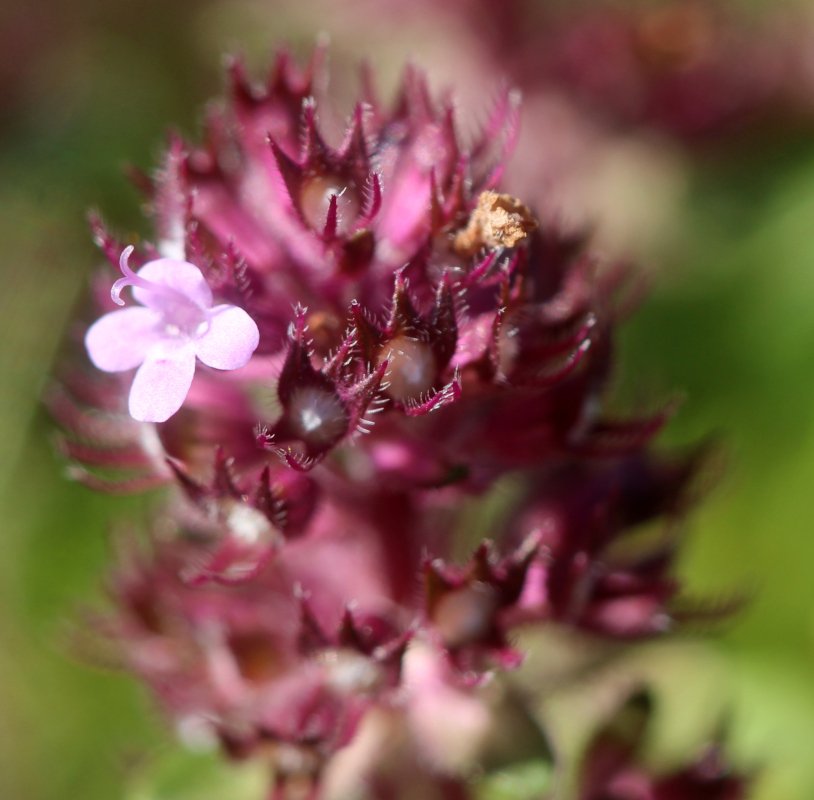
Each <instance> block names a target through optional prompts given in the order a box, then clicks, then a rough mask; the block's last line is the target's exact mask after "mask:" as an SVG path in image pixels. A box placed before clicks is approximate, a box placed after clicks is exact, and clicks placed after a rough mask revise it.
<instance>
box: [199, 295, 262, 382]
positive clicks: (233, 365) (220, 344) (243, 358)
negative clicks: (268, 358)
mask: <svg viewBox="0 0 814 800" xmlns="http://www.w3.org/2000/svg"><path fill="white" fill-rule="evenodd" d="M259 341H260V332H259V331H258V330H257V325H256V324H255V322H254V320H253V319H252V318H251V317H250V316H249V315H248V314H247V313H246V312H245V311H244V310H243V309H242V308H238V307H237V306H231V305H221V306H215V308H213V309H212V311H211V312H210V317H209V330H207V332H206V333H205V334H204V335H203V336H201V337H200V338H199V339H197V340H196V342H195V353H196V354H197V356H198V358H200V359H201V361H203V363H204V364H206V365H207V366H209V367H215V368H216V369H238V367H242V366H244V365H245V364H247V363H248V361H249V359H250V358H251V357H252V353H253V352H254V351H255V350H256V349H257V345H258V343H259Z"/></svg>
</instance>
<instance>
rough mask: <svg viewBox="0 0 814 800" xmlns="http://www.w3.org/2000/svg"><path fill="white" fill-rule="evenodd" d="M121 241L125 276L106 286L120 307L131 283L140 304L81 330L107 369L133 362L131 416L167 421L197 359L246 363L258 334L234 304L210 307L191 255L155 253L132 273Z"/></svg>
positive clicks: (225, 365)
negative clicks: (181, 257) (176, 256)
mask: <svg viewBox="0 0 814 800" xmlns="http://www.w3.org/2000/svg"><path fill="white" fill-rule="evenodd" d="M133 249H134V248H133V247H126V248H125V249H124V251H123V252H122V254H121V258H120V260H119V266H120V268H121V271H122V273H123V275H124V277H122V278H119V280H117V281H116V282H115V283H114V284H113V287H112V288H111V290H110V296H111V298H112V299H113V302H115V303H116V304H117V305H122V306H123V305H124V301H123V300H122V299H121V293H122V290H123V289H124V288H125V287H127V286H132V287H133V297H134V298H135V299H136V300H137V301H138V302H139V303H140V304H141V305H140V306H130V307H128V308H124V309H122V310H120V311H112V312H110V313H109V314H105V315H104V316H103V317H101V318H100V319H98V320H97V321H96V322H95V323H94V324H93V325H91V327H90V328H89V329H88V332H87V334H86V336H85V347H86V348H87V351H88V355H89V356H90V359H91V361H93V363H94V365H95V366H97V367H98V368H99V369H101V370H104V371H105V372H123V371H125V370H129V369H133V368H134V367H138V371H137V372H136V375H135V378H134V379H133V385H132V386H131V388H130V397H129V400H128V407H129V410H130V415H131V416H132V417H133V418H134V419H137V420H140V421H142V422H164V421H165V420H167V419H169V418H170V417H171V416H172V415H173V414H175V412H176V411H178V409H179V408H181V406H182V405H183V402H184V399H185V398H186V396H187V392H188V391H189V387H190V386H191V385H192V378H193V375H194V374H195V360H196V358H197V359H200V360H201V361H202V362H203V363H204V364H206V365H207V366H208V367H214V368H215V369H223V370H230V369H238V368H239V367H242V366H245V365H246V364H247V363H248V361H249V359H250V358H251V356H252V353H253V352H254V351H255V350H256V349H257V345H258V343H259V340H260V334H259V331H258V329H257V325H256V324H255V322H254V320H252V318H251V317H250V316H249V315H248V314H247V313H246V312H245V311H244V310H243V309H242V308H239V307H238V306H233V305H229V304H227V303H224V304H221V305H217V306H213V305H212V302H213V300H212V290H211V289H210V288H209V285H208V284H207V282H206V279H205V278H204V276H203V274H202V273H201V271H200V270H199V269H198V267H196V266H195V265H194V264H190V263H189V262H188V261H178V260H176V259H172V258H160V259H157V260H156V261H150V262H148V263H147V264H145V265H144V266H143V267H142V268H141V269H140V270H139V271H138V272H133V270H132V269H131V268H130V265H129V263H128V261H129V259H130V255H131V254H132V252H133Z"/></svg>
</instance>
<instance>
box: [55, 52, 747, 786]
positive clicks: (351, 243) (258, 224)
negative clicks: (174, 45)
mask: <svg viewBox="0 0 814 800" xmlns="http://www.w3.org/2000/svg"><path fill="white" fill-rule="evenodd" d="M323 56H324V54H323V52H322V51H321V50H317V52H316V53H315V54H314V56H313V58H312V59H311V61H310V63H309V64H308V65H307V66H306V67H305V68H304V69H300V68H298V67H297V66H296V64H295V63H294V62H293V61H292V59H291V58H290V57H289V56H288V55H286V54H283V55H281V56H279V57H278V59H277V61H276V64H275V65H274V68H273V70H272V71H271V73H270V75H269V76H268V78H267V80H266V81H264V82H263V83H260V84H256V83H254V82H252V81H250V80H249V78H248V77H247V76H246V74H245V71H244V68H243V66H242V64H241V62H240V61H238V60H236V61H234V62H233V63H232V64H231V66H230V72H229V75H230V93H229V98H228V100H227V102H226V103H225V104H224V105H221V106H213V107H211V109H210V110H209V113H208V116H207V118H206V125H205V132H204V137H203V144H201V145H192V144H188V143H186V142H183V141H182V140H180V139H179V138H177V137H174V138H172V139H171V140H170V142H169V146H168V148H167V151H166V154H165V156H164V160H163V163H162V165H161V168H160V170H159V171H158V172H157V173H156V175H155V176H154V177H148V176H138V182H139V184H140V185H141V186H142V188H143V189H144V190H145V191H146V193H147V195H148V198H149V201H150V206H151V209H152V214H153V219H154V224H155V229H156V240H155V242H154V243H142V244H139V245H138V246H137V247H134V246H132V245H128V246H125V244H124V242H121V241H119V240H118V239H117V238H116V237H115V235H114V234H112V233H111V232H110V231H109V230H108V229H107V227H106V226H105V225H104V223H102V221H101V220H100V219H99V218H98V217H94V218H93V220H92V226H93V230H94V235H95V238H96V240H97V242H98V244H99V245H100V247H101V249H102V251H103V252H104V253H105V255H106V256H107V257H108V259H109V260H110V261H111V263H112V265H113V266H114V267H115V268H117V269H119V270H120V271H121V273H122V274H123V277H121V278H119V279H118V280H116V282H115V283H114V284H113V289H112V291H109V286H110V283H109V280H107V279H104V280H103V279H100V283H99V291H98V300H99V303H100V305H101V306H102V307H103V308H106V307H109V306H110V303H111V302H113V303H121V302H122V300H121V293H122V290H123V289H124V288H125V287H127V286H130V287H132V296H133V299H134V300H135V301H136V302H137V303H138V304H139V305H131V306H129V307H127V308H125V309H121V310H112V311H110V312H108V313H105V314H104V316H102V317H101V318H100V319H98V320H97V321H96V322H95V323H94V324H93V325H91V326H90V327H89V328H88V329H87V333H86V336H85V344H86V347H87V352H88V355H89V356H90V359H91V361H92V362H93V364H94V365H95V366H96V367H97V368H99V370H100V371H99V372H95V373H88V372H87V371H85V372H82V373H77V372H74V373H69V374H67V375H66V378H65V381H64V383H63V385H62V386H60V387H59V388H58V389H55V390H54V391H53V392H52V395H51V398H50V403H51V408H52V411H53V413H54V415H55V416H56V417H57V419H58V420H59V422H60V423H61V425H62V427H63V429H64V435H63V440H62V441H63V447H64V449H65V452H66V453H67V454H68V456H69V457H70V459H71V460H72V461H73V462H74V474H75V475H76V476H77V477H78V478H79V479H80V480H82V481H84V482H85V483H87V484H89V485H91V486H93V487H95V488H101V489H105V490H108V491H120V492H131V491H141V490H144V489H146V488H151V487H155V486H168V487H170V486H171V487H174V491H170V492H168V493H167V497H166V500H165V503H164V505H163V506H162V507H161V510H160V512H159V513H158V515H157V519H156V524H155V531H154V532H153V535H152V537H151V541H150V545H149V546H148V547H146V548H145V547H140V546H136V545H130V546H128V547H127V548H126V550H125V552H124V553H123V555H122V558H121V559H120V563H119V565H118V567H117V569H116V571H115V572H114V574H113V576H112V580H111V582H110V591H111V596H112V599H113V604H114V608H115V610H114V611H113V612H111V613H109V614H108V615H106V616H105V618H104V619H102V620H101V621H99V623H98V625H99V627H100V628H101V629H102V630H103V631H104V632H105V634H106V635H107V636H108V637H109V638H110V639H112V640H113V641H115V642H116V643H117V644H118V647H119V650H120V652H121V654H122V659H123V661H124V663H125V664H126V665H127V667H128V668H129V669H131V670H132V671H133V672H134V673H135V674H137V675H138V676H139V677H140V678H141V679H142V680H143V681H145V682H146V683H147V684H148V685H149V686H150V687H151V689H152V690H153V692H154V693H155V695H156V697H157V698H158V700H159V702H160V703H161V705H162V706H163V707H164V709H165V710H166V712H167V713H168V714H169V715H170V716H171V717H172V718H173V719H174V720H175V721H176V722H177V724H178V725H179V726H181V727H182V729H184V728H186V727H188V726H196V728H198V729H202V730H204V731H206V732H207V733H208V734H209V735H210V736H211V737H212V738H213V739H214V740H216V741H218V742H219V743H220V745H221V746H222V747H223V750H224V751H225V752H226V753H227V754H228V755H229V756H231V757H234V758H249V757H254V758H262V759H267V760H268V761H269V763H270V765H271V768H272V774H273V785H274V787H275V788H274V790H273V792H274V793H273V795H272V796H273V797H275V798H285V797H292V798H293V797H313V798H315V797H317V796H320V797H323V796H324V797H349V796H354V797H355V796H364V797H371V798H382V799H384V798H392V797H396V796H408V794H409V792H407V791H406V790H405V789H404V786H405V782H406V781H407V776H409V782H408V785H410V786H411V788H410V791H411V792H413V793H412V794H409V796H420V797H427V798H431V797H438V798H452V797H455V798H464V797H468V796H469V788H468V782H467V781H468V778H469V777H470V776H471V775H472V773H473V769H474V766H475V764H477V763H478V762H479V761H480V760H481V759H484V758H487V755H486V754H487V753H488V751H489V747H490V745H489V741H490V737H491V738H494V732H495V730H500V726H501V725H503V724H504V723H502V722H501V720H503V719H504V718H505V714H504V713H503V709H502V706H503V704H504V703H505V696H504V695H502V694H501V693H500V692H495V691H494V690H493V687H494V684H495V681H496V680H497V678H496V676H498V675H499V674H500V673H502V672H505V671H507V670H512V669H514V668H516V667H518V666H519V665H520V663H521V662H522V660H523V648H522V646H521V644H520V643H519V641H518V638H517V637H518V636H519V635H520V633H522V631H524V630H528V629H536V628H540V627H545V626H554V625H557V626H567V627H570V628H572V629H575V630H582V631H584V632H586V633H589V632H590V633H592V634H594V635H599V636H603V637H606V638H607V639H610V640H622V639H630V638H643V637H649V636H657V635H661V634H663V633H664V632H666V631H667V630H669V629H670V628H671V627H673V626H674V625H675V624H676V623H677V622H679V621H680V619H681V617H682V613H683V612H682V611H681V605H680V592H679V588H680V587H679V586H678V585H677V583H676V581H675V579H674V578H673V576H672V571H671V567H672V556H673V553H674V549H675V544H676V534H675V531H676V530H677V527H676V525H675V524H674V523H675V522H676V521H677V520H678V519H679V518H680V517H681V515H682V514H683V512H684V510H685V508H686V506H687V505H688V502H689V497H690V496H691V492H690V487H691V484H692V477H693V474H694V467H695V464H696V462H697V460H698V456H696V455H692V456H688V457H673V458H666V457H663V456H657V455H655V454H653V453H652V452H650V451H649V449H648V443H649V441H650V440H651V439H652V437H653V436H654V435H655V434H656V433H657V431H658V430H659V428H660V427H661V426H662V424H663V423H664V422H665V420H666V419H667V417H668V415H669V411H670V409H669V406H668V407H666V408H664V409H661V410H659V411H657V412H655V413H651V414H642V415H638V416H631V417H627V418H619V417H616V416H614V415H611V414H609V413H607V411H606V409H605V394H606V387H607V383H608V380H609V377H610V375H611V367H612V355H613V331H614V327H615V324H616V322H617V318H618V316H619V313H620V310H621V309H623V308H624V302H623V291H622V290H623V287H624V284H625V280H626V278H627V273H626V270H625V269H624V268H623V267H622V266H621V265H619V264H615V263H607V262H606V261H605V260H604V259H603V258H602V257H601V256H600V255H599V254H595V253H591V252H589V250H588V248H587V245H586V242H585V240H584V239H583V238H581V237H579V236H574V235H572V234H568V235H566V234H565V233H563V232H561V231H560V230H559V229H558V228H557V226H556V224H555V223H554V222H553V221H551V220H545V219H537V218H536V217H535V214H534V213H533V211H532V210H530V209H529V208H527V207H526V206H525V205H524V204H523V203H522V202H521V200H519V199H517V198H515V197H513V196H511V195H510V194H506V193H503V192H502V187H501V186H500V180H501V176H502V173H503V168H504V164H505V162H506V159H507V157H508V155H509V153H510V151H511V148H512V145H513V143H514V141H515V138H516V132H517V125H518V106H517V98H516V97H515V96H514V95H513V94H512V93H506V94H504V95H502V96H500V97H499V98H498V99H497V101H496V103H495V105H494V108H493V111H492V113H491V115H490V116H489V118H488V119H487V121H486V122H485V124H484V125H483V127H482V128H481V129H480V130H479V131H478V132H477V133H475V134H474V135H464V133H463V132H462V126H461V124H460V122H459V120H458V119H457V116H456V109H455V105H454V103H453V102H452V100H451V99H450V98H444V99H441V100H438V99H436V98H435V97H434V96H433V94H432V93H431V91H430V89H429V88H428V84H427V81H426V79H425V77H424V76H423V75H422V74H421V73H420V72H419V71H417V70H416V69H413V68H411V69H408V70H407V71H406V72H405V73H404V76H403V79H402V82H401V86H400V89H399V90H398V93H397V96H396V100H395V102H394V103H392V104H391V105H386V104H384V103H382V102H381V101H380V100H379V99H378V97H377V95H376V91H375V88H374V87H373V84H372V81H371V80H370V76H369V75H367V76H366V79H365V81H364V90H363V94H362V99H361V100H360V101H359V102H358V104H357V105H356V106H355V107H354V108H353V110H352V112H351V114H350V118H349V120H348V122H347V125H346V127H345V133H344V135H343V136H342V135H339V136H338V135H337V133H338V131H337V130H334V129H332V128H331V126H330V125H328V123H327V122H326V121H325V120H328V119H331V114H330V113H329V112H330V109H329V107H327V106H326V105H325V99H324V97H323V96H321V95H320V86H321V85H322V58H323ZM339 133H340V134H341V131H340V132H339ZM331 142H338V144H336V143H334V144H332V143H331ZM131 261H132V262H133V263H134V264H135V265H136V268H135V269H133V268H131V266H130V262H131ZM199 362H200V363H199ZM136 368H137V371H136V372H135V375H134V376H132V378H131V371H132V370H133V369H136ZM106 373H109V374H106ZM128 398H129V399H128ZM499 482H500V483H499ZM509 484H510V485H511V486H513V487H514V488H515V490H516V491H517V493H518V494H517V498H516V502H515V503H514V504H513V505H512V507H511V508H506V509H504V511H503V512H501V513H500V514H497V515H496V516H495V518H494V519H490V522H489V524H488V528H484V526H482V525H479V524H478V522H477V520H476V519H475V518H473V515H472V513H471V509H472V508H473V504H477V503H479V502H482V501H483V499H484V498H488V497H493V496H495V491H496V490H495V487H496V486H503V487H505V486H506V485H509ZM498 494H499V491H498ZM467 509H469V512H467ZM493 516H494V515H493ZM644 523H648V524H652V525H653V526H654V527H655V528H657V529H659V530H660V531H661V533H660V535H659V536H658V537H657V539H656V540H655V541H651V542H650V543H649V544H648V545H647V546H646V547H641V546H638V547H637V546H634V547H632V548H630V547H629V548H627V549H625V548H622V549H621V551H620V552H617V550H618V545H619V544H620V543H621V544H625V543H626V541H627V539H628V538H629V533H630V532H631V531H632V530H633V529H634V528H637V527H639V526H641V525H642V524H644ZM462 541H466V542H470V543H471V550H472V551H474V553H473V555H472V556H471V558H470V559H469V560H468V561H462V560H461V559H460V557H459V556H458V553H459V550H460V545H461V542H462ZM490 687H491V688H490ZM499 735H501V736H505V735H513V734H512V732H511V731H502V733H500V734H499ZM544 751H545V748H544V746H543V745H542V744H540V755H541V757H542V756H543V755H544ZM594 772H596V770H594ZM594 772H592V773H591V778H590V789H586V794H585V796H586V797H594V796H600V795H601V796H604V795H602V791H604V788H601V789H595V787H594V784H595V783H596V780H595V778H594ZM617 772H618V771H617ZM617 772H614V773H613V781H617V782H618V776H617ZM597 774H598V773H597ZM609 780H611V779H609ZM659 785H661V784H659ZM727 785H728V784H727ZM612 786H616V783H612V782H611V783H609V784H608V787H606V788H607V791H615V789H613V788H612ZM416 787H420V789H416ZM597 791H598V792H599V794H597ZM416 792H417V793H416ZM662 794H664V793H663V792H662ZM662 794H656V795H653V796H658V797H661V796H662ZM614 796H615V795H614ZM625 796H627V795H625ZM631 796H633V795H631ZM636 796H639V795H636ZM642 796H644V795H642ZM648 796H649V795H648ZM664 796H665V797H666V796H670V797H674V796H675V797H690V796H696V795H694V794H692V790H691V791H690V794H687V793H684V794H676V793H674V794H669V795H667V794H664ZM705 796H710V797H713V796H714V797H725V796H726V797H730V796H734V795H731V794H726V795H725V794H723V793H718V794H714V793H709V794H708V795H705Z"/></svg>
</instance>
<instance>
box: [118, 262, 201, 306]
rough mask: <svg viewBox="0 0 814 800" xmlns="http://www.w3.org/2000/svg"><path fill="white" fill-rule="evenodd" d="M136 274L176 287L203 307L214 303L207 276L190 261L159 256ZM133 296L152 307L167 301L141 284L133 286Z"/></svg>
mask: <svg viewBox="0 0 814 800" xmlns="http://www.w3.org/2000/svg"><path fill="white" fill-rule="evenodd" d="M136 274H137V275H138V276H139V278H144V280H147V281H151V282H152V283H160V284H162V285H163V286H169V287H170V288H172V289H175V290H176V291H178V292H180V293H181V294H183V295H185V296H186V297H188V298H189V299H190V300H192V301H193V302H194V303H197V304H198V305H199V306H200V307H201V308H209V307H210V306H211V305H212V290H211V289H210V288H209V284H208V283H207V282H206V278H204V276H203V273H202V272H201V271H200V270H199V269H198V267H196V266H195V265H194V264H190V263H189V262H188V261H177V260H176V259H174V258H159V259H156V260H155V261H149V262H148V263H146V264H145V265H144V266H143V267H142V268H141V269H140V270H139V271H138V272H137V273H136ZM133 297H134V298H135V299H136V300H138V302H139V303H141V304H142V305H144V306H148V307H150V308H159V309H160V308H163V305H164V303H166V300H165V299H164V298H162V297H161V296H160V295H157V294H155V293H154V292H151V291H149V289H143V288H141V287H139V286H134V287H133Z"/></svg>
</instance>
